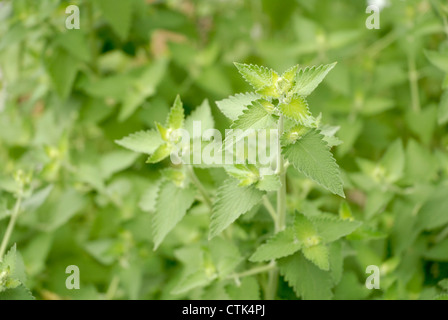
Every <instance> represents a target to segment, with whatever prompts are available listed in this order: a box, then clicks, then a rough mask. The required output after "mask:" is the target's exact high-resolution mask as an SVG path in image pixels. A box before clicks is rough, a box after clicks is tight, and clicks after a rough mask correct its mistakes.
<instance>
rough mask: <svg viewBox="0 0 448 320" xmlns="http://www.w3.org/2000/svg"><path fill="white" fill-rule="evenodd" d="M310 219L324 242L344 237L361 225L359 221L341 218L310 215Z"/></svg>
mask: <svg viewBox="0 0 448 320" xmlns="http://www.w3.org/2000/svg"><path fill="white" fill-rule="evenodd" d="M310 220H311V221H312V222H313V225H314V226H315V227H316V230H317V232H318V233H319V236H320V237H322V241H323V242H325V243H328V242H333V241H336V240H338V239H340V238H342V237H345V236H346V235H349V234H351V233H352V232H353V231H355V230H356V229H357V228H359V227H360V226H361V225H362V222H361V221H350V220H342V219H339V218H330V217H311V218H310Z"/></svg>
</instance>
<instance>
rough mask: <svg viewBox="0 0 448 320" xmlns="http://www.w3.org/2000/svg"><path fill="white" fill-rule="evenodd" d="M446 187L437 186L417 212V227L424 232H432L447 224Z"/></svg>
mask: <svg viewBox="0 0 448 320" xmlns="http://www.w3.org/2000/svg"><path fill="white" fill-rule="evenodd" d="M447 195H448V187H446V186H439V187H438V188H437V190H436V191H435V192H434V193H433V194H431V196H430V198H429V199H428V200H427V201H426V202H425V203H424V204H423V206H422V207H421V209H420V211H419V212H418V223H417V225H418V226H419V227H420V228H422V229H424V230H432V229H435V228H439V227H442V226H444V225H446V224H447V223H448V214H447V211H446V208H448V197H447Z"/></svg>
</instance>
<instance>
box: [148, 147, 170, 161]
mask: <svg viewBox="0 0 448 320" xmlns="http://www.w3.org/2000/svg"><path fill="white" fill-rule="evenodd" d="M171 151H172V146H171V145H170V144H168V143H164V144H162V145H160V146H159V147H158V148H157V150H156V151H154V153H153V154H152V155H151V156H150V157H149V158H148V160H146V163H157V162H160V161H162V160H164V159H166V158H167V157H168V156H169V155H170V153H171Z"/></svg>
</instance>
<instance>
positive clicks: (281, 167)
mask: <svg viewBox="0 0 448 320" xmlns="http://www.w3.org/2000/svg"><path fill="white" fill-rule="evenodd" d="M282 134H283V115H281V116H280V119H279V120H278V138H277V139H278V141H277V143H278V151H277V152H278V162H277V173H278V174H279V176H280V183H281V187H280V189H279V190H278V191H277V220H276V223H275V233H278V232H280V231H282V230H284V229H285V225H286V170H285V159H284V158H283V155H282V146H281V143H280V138H281V136H282ZM277 288H278V269H277V268H274V269H272V270H270V271H269V278H268V286H267V289H266V299H268V300H274V299H275V296H276V294H277Z"/></svg>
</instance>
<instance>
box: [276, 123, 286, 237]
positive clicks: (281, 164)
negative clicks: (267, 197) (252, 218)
mask: <svg viewBox="0 0 448 320" xmlns="http://www.w3.org/2000/svg"><path fill="white" fill-rule="evenodd" d="M282 134H283V115H281V116H280V119H279V121H278V166H277V170H278V174H279V175H280V183H281V187H280V189H279V190H278V191H277V219H278V220H277V229H276V230H275V232H276V233H277V232H279V231H282V230H283V229H284V228H285V223H286V170H285V159H283V155H282V147H281V144H280V137H281V135H282Z"/></svg>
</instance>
